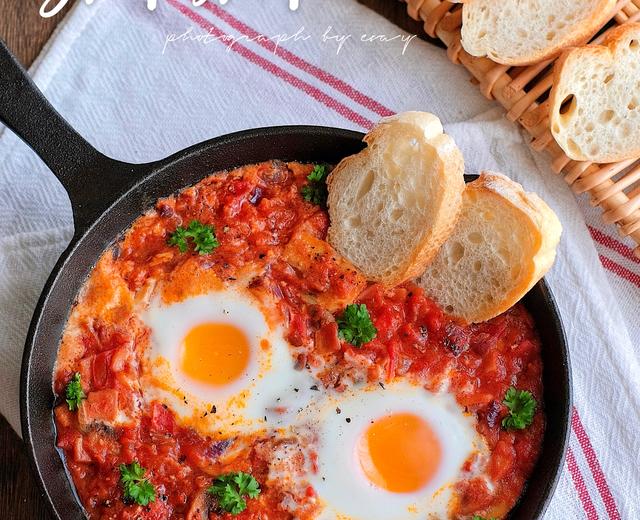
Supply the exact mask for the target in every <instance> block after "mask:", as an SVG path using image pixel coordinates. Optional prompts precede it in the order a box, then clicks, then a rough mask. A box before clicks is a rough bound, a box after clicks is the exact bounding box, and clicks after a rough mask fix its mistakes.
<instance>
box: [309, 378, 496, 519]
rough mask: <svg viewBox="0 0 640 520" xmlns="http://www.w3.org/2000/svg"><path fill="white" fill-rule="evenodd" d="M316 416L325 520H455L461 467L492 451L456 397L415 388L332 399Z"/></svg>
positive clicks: (316, 478)
mask: <svg viewBox="0 0 640 520" xmlns="http://www.w3.org/2000/svg"><path fill="white" fill-rule="evenodd" d="M312 414H313V415H314V417H313V418H310V420H316V421H318V424H319V429H318V446H317V450H318V451H317V454H318V471H317V473H316V474H314V475H311V477H310V482H311V483H312V485H313V487H314V489H315V491H316V492H317V494H318V497H319V499H320V501H321V503H322V505H323V512H322V514H321V515H320V517H319V518H320V519H321V520H329V519H347V518H349V519H353V520H356V519H357V520H401V519H410V518H448V517H449V515H448V510H449V507H450V502H451V498H452V495H453V485H454V484H455V483H456V481H458V480H459V479H460V475H461V467H462V466H463V464H464V463H465V461H467V460H468V459H469V458H470V457H471V456H472V455H478V456H480V455H481V454H482V453H484V452H486V450H487V448H486V444H485V443H484V441H483V439H482V438H481V437H480V436H479V434H478V433H477V432H476V429H475V419H474V418H473V416H471V415H470V414H465V413H464V412H463V410H462V409H461V408H460V406H459V405H458V404H457V403H456V401H455V399H454V397H453V396H451V395H449V394H438V395H436V394H432V393H430V392H428V391H427V390H425V389H424V388H422V387H419V386H414V385H412V384H410V383H408V382H396V383H393V384H389V385H386V387H384V388H382V387H380V386H377V385H376V386H374V387H369V388H353V389H351V390H349V391H347V392H345V393H343V394H335V395H331V396H329V397H328V398H326V399H325V400H324V403H323V406H322V407H321V409H319V410H315V411H313V412H312Z"/></svg>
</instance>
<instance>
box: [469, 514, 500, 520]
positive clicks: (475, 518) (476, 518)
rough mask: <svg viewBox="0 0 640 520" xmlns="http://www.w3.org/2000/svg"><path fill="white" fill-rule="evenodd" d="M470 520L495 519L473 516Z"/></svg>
mask: <svg viewBox="0 0 640 520" xmlns="http://www.w3.org/2000/svg"><path fill="white" fill-rule="evenodd" d="M471 520H497V519H496V518H485V517H484V516H480V515H473V518H472V519H471Z"/></svg>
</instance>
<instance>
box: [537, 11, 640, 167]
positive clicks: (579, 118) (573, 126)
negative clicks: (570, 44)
mask: <svg viewBox="0 0 640 520" xmlns="http://www.w3.org/2000/svg"><path fill="white" fill-rule="evenodd" d="M554 75H555V80H554V87H553V89H552V92H551V98H550V99H551V113H550V119H551V132H552V134H553V136H554V137H555V139H556V141H557V142H558V144H559V145H560V147H561V148H562V149H563V150H564V152H565V153H566V154H567V155H568V156H569V157H570V158H571V159H574V160H576V161H591V162H599V163H609V162H617V161H623V160H625V159H631V158H635V157H640V24H638V23H632V24H625V25H622V26H621V27H618V28H616V29H614V30H612V31H611V32H610V33H609V34H608V35H607V37H606V38H605V39H604V41H603V42H602V45H595V46H589V47H581V48H577V49H572V50H569V51H567V52H565V53H564V54H563V55H562V57H561V58H560V60H558V62H557V64H556V68H555V71H554Z"/></svg>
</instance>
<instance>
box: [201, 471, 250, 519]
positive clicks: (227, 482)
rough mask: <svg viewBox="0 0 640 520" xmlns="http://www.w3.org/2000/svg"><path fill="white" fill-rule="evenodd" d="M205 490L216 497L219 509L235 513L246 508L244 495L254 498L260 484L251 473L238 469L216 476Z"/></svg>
mask: <svg viewBox="0 0 640 520" xmlns="http://www.w3.org/2000/svg"><path fill="white" fill-rule="evenodd" d="M207 492H208V493H210V494H211V495H213V496H214V497H216V499H217V500H218V505H219V506H220V508H221V509H223V510H224V511H226V512H227V513H231V514H232V515H237V514H239V513H242V511H244V510H245V509H246V508H247V501H246V500H245V497H249V498H256V497H257V496H258V495H259V494H260V484H258V481H257V480H256V479H255V478H253V476H252V475H249V474H248V473H243V472H242V471H238V472H237V473H226V474H224V475H220V476H218V477H217V478H216V479H215V480H214V481H213V485H211V487H209V488H208V489H207Z"/></svg>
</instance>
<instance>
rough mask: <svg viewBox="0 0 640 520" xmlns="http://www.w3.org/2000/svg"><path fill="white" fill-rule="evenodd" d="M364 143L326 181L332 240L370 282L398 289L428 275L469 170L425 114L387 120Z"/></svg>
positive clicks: (437, 124)
mask: <svg viewBox="0 0 640 520" xmlns="http://www.w3.org/2000/svg"><path fill="white" fill-rule="evenodd" d="M364 140H365V142H366V143H367V148H365V149H364V150H363V151H362V152H360V153H358V154H356V155H352V156H351V157H347V158H345V159H343V160H342V161H341V162H340V164H338V166H336V168H335V169H334V170H333V172H331V174H330V175H329V178H328V179H327V186H328V189H329V198H328V206H329V216H330V219H331V226H330V228H329V234H328V240H329V242H330V243H331V245H332V246H333V247H334V248H335V249H336V250H337V251H338V252H339V253H340V254H341V255H342V256H344V257H345V258H347V259H348V260H349V261H350V262H351V263H352V264H353V265H355V266H356V267H357V268H358V269H359V270H360V271H361V272H362V273H363V274H364V275H365V276H366V277H367V279H368V280H371V281H376V282H381V283H384V284H386V285H396V284H398V283H400V282H403V281H405V280H407V279H409V278H413V277H414V276H416V275H417V274H419V273H421V272H422V271H423V270H424V268H425V267H426V265H427V264H428V263H429V261H430V260H431V259H432V258H433V257H434V256H435V254H436V253H437V251H438V249H439V248H440V246H441V245H442V244H443V243H444V242H445V240H446V239H447V237H448V236H449V234H450V233H451V231H452V230H453V228H454V226H455V222H456V220H457V218H458V214H459V212H460V207H461V200H462V192H463V190H464V163H463V159H462V154H461V153H460V150H458V148H457V146H456V145H455V143H454V142H453V139H452V138H451V137H449V136H448V135H445V134H444V133H443V129H442V124H441V123H440V120H439V119H438V118H437V117H436V116H434V115H432V114H428V113H425V112H406V113H404V114H400V115H397V116H392V117H390V118H386V119H383V120H382V121H381V122H380V124H378V125H377V126H376V127H375V128H374V129H373V130H371V132H369V134H367V136H366V137H365V139H364Z"/></svg>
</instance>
